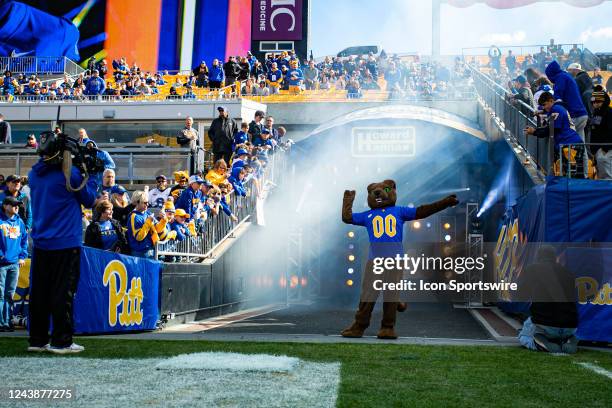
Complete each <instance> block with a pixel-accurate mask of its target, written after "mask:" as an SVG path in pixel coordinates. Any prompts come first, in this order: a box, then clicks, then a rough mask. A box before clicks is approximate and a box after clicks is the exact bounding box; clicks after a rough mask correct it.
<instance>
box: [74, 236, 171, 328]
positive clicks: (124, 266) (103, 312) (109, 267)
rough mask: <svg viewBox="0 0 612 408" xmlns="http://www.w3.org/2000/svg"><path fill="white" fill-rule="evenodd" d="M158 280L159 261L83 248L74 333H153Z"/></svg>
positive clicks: (156, 318)
mask: <svg viewBox="0 0 612 408" xmlns="http://www.w3.org/2000/svg"><path fill="white" fill-rule="evenodd" d="M160 277H161V263H160V262H156V261H151V260H148V259H143V258H136V257H132V256H125V255H119V254H115V253H112V252H106V251H101V250H98V249H93V248H88V247H83V250H82V251H81V276H80V279H79V286H78V289H77V293H76V296H75V299H74V326H75V332H76V333H109V332H120V331H130V330H154V329H155V327H156V323H157V321H158V319H159V306H160V305H159V302H160V297H159V287H160Z"/></svg>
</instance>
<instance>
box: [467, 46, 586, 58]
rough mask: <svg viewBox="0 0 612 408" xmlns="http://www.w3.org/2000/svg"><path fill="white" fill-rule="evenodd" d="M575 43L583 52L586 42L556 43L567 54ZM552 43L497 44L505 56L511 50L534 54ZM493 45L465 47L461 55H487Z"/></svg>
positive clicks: (517, 52)
mask: <svg viewBox="0 0 612 408" xmlns="http://www.w3.org/2000/svg"><path fill="white" fill-rule="evenodd" d="M574 45H576V46H577V48H578V49H579V50H580V52H582V51H583V50H584V44H581V43H573V44H554V46H555V47H561V49H562V50H563V52H564V53H565V54H567V53H569V51H570V50H571V49H572V48H574ZM549 46H550V44H533V45H504V46H495V48H498V49H499V50H500V51H502V55H501V57H502V58H503V57H505V56H506V55H507V54H508V53H507V52H506V53H504V51H508V50H511V51H512V52H513V53H515V55H516V56H520V55H526V54H534V53H538V52H540V48H541V47H544V50H545V51H548V47H549ZM491 48H492V47H490V46H489V47H465V48H462V49H461V55H463V56H487V55H488V53H489V50H491Z"/></svg>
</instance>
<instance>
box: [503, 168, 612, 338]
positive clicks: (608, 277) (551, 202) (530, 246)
mask: <svg viewBox="0 0 612 408" xmlns="http://www.w3.org/2000/svg"><path fill="white" fill-rule="evenodd" d="M611 208H612V185H611V184H610V183H607V182H602V181H592V180H576V179H574V180H572V179H567V178H562V177H554V178H550V179H549V180H548V182H547V183H546V184H545V185H540V186H536V187H534V188H533V189H531V190H530V191H529V192H528V193H527V194H526V195H524V196H523V197H521V198H519V199H518V200H517V203H516V205H514V206H513V207H511V208H509V209H508V210H507V213H506V217H505V221H504V223H503V224H502V225H501V227H500V232H499V235H498V240H497V244H496V247H495V251H494V258H495V275H496V278H497V281H501V280H502V279H503V280H505V281H506V282H518V281H519V280H520V275H521V272H522V270H523V268H524V267H525V266H526V265H529V264H530V263H531V262H532V261H533V255H534V254H535V253H536V250H537V247H538V245H537V243H546V244H550V245H553V246H554V247H555V249H556V250H557V255H558V260H559V262H560V263H561V264H563V265H564V266H565V267H567V268H568V269H569V270H570V271H572V272H573V274H574V276H575V278H576V298H577V302H578V315H579V320H578V322H579V323H578V333H577V335H578V337H579V338H581V339H583V340H590V341H612V337H611V336H612V326H611V325H612V323H610V322H612V319H611V318H612V249H611V248H609V246H608V245H606V244H603V245H599V247H588V246H589V243H592V242H599V243H609V242H612V231H611V230H610V228H609V225H610V222H612V220H611V219H610V217H611V215H610V214H611V210H610V209H611ZM581 243H582V244H581ZM581 246H585V247H581ZM499 300H500V302H501V303H500V304H499V305H500V307H501V308H502V309H503V310H505V311H507V312H514V313H528V311H529V304H528V303H524V302H513V301H512V299H511V298H510V296H509V293H507V292H500V293H499Z"/></svg>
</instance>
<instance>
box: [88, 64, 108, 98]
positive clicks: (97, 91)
mask: <svg viewBox="0 0 612 408" xmlns="http://www.w3.org/2000/svg"><path fill="white" fill-rule="evenodd" d="M105 89H106V84H105V83H104V79H102V78H100V75H99V72H98V70H97V69H95V70H94V71H93V75H92V76H91V78H89V81H87V86H86V87H85V95H102V94H103V93H104V90H105Z"/></svg>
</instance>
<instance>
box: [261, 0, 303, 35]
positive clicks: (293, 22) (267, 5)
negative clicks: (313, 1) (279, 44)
mask: <svg viewBox="0 0 612 408" xmlns="http://www.w3.org/2000/svg"><path fill="white" fill-rule="evenodd" d="M252 28H253V32H252V39H253V40H255V41H258V40H279V41H286V40H294V41H295V40H301V39H302V0H253V24H252Z"/></svg>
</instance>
